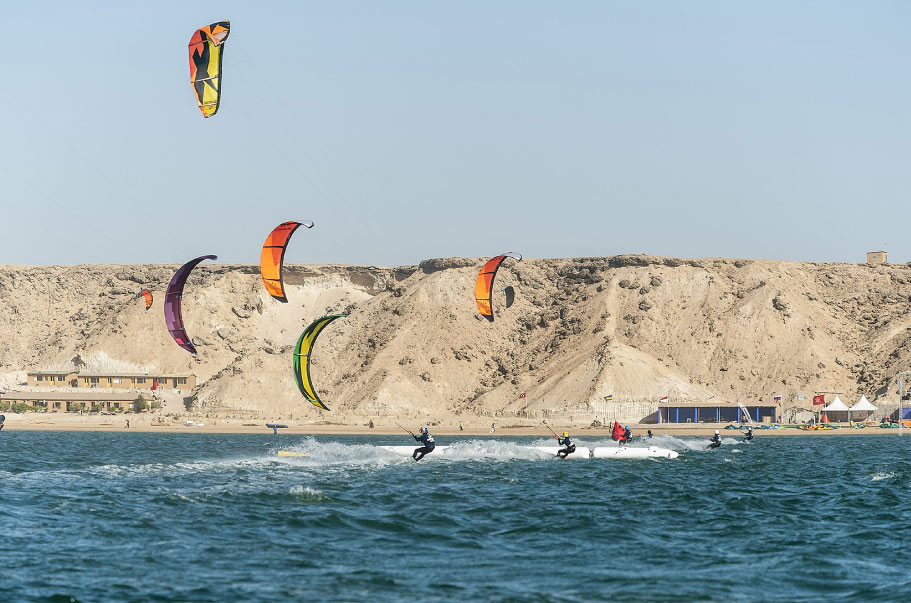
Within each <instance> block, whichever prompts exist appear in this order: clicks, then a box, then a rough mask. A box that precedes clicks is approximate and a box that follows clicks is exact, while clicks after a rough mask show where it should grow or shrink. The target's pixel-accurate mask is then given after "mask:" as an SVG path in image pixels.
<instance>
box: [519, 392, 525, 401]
mask: <svg viewBox="0 0 911 603" xmlns="http://www.w3.org/2000/svg"><path fill="white" fill-rule="evenodd" d="M524 397H525V392H522V393H521V394H519V399H520V400H521V399H522V398H524Z"/></svg>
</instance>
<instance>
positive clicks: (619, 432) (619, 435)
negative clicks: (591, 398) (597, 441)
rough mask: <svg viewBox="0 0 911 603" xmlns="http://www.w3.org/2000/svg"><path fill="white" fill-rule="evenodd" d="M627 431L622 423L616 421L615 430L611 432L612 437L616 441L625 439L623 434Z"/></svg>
mask: <svg viewBox="0 0 911 603" xmlns="http://www.w3.org/2000/svg"><path fill="white" fill-rule="evenodd" d="M625 433H626V430H625V429H623V427H621V426H620V423H618V422H617V421H614V432H613V433H612V434H611V436H610V439H612V440H614V441H615V442H619V441H620V440H622V439H623V435H624V434H625Z"/></svg>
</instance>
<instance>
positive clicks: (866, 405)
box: [848, 396, 876, 421]
mask: <svg viewBox="0 0 911 603" xmlns="http://www.w3.org/2000/svg"><path fill="white" fill-rule="evenodd" d="M874 410H876V407H875V406H873V405H872V404H870V401H869V400H867V397H866V396H861V397H860V400H858V401H857V404H855V405H854V406H852V407H851V408H849V409H848V420H849V421H850V420H851V413H852V412H866V413H867V415H865V416H869V415H870V413H871V412H873V411H874Z"/></svg>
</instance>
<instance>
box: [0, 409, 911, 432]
mask: <svg viewBox="0 0 911 603" xmlns="http://www.w3.org/2000/svg"><path fill="white" fill-rule="evenodd" d="M127 418H129V419H130V427H129V428H127V427H126V420H127ZM183 420H184V421H192V422H194V423H202V425H201V426H194V425H185V424H183V423H179V422H152V421H151V420H149V417H148V416H147V415H146V416H138V417H135V418H134V417H132V416H129V417H127V416H125V415H115V416H104V417H96V416H90V417H86V416H63V417H52V416H48V415H45V414H37V415H15V414H13V415H11V414H7V415H6V423H5V426H4V429H3V432H10V431H96V432H128V433H212V434H219V433H221V434H268V435H271V434H272V429H270V428H267V427H266V422H265V421H263V422H257V423H255V424H253V422H252V421H249V422H246V423H237V422H229V421H225V420H223V419H214V420H213V419H207V418H195V419H193V418H184V419H183ZM207 421H214V423H212V424H208V423H207ZM395 422H399V423H401V424H402V425H405V426H406V427H408V428H409V429H412V430H417V427H418V426H417V425H414V426H410V425H411V423H415V420H414V419H413V418H410V419H409V418H402V419H400V420H399V421H394V420H393V421H389V422H386V421H383V422H380V421H377V422H375V427H374V428H373V429H371V428H370V427H368V426H366V425H363V424H361V425H351V424H341V423H333V424H301V425H296V424H294V423H284V424H286V425H288V427H287V428H285V429H280V430H279V434H283V435H401V436H407V434H405V433H404V432H403V431H402V429H401V428H399V427H398V426H396V425H395V424H394V423H395ZM448 422H449V421H447V423H448ZM390 423H391V424H390ZM433 423H434V422H430V423H429V424H430V426H431V432H433V433H434V434H435V435H440V436H457V435H461V436H470V437H498V436H549V435H550V432H549V431H548V427H550V428H551V429H553V430H554V431H569V432H570V433H571V434H573V435H575V436H580V437H585V436H588V437H609V436H610V430H609V429H605V428H594V427H579V426H572V425H560V424H558V423H554V424H551V425H542V424H541V423H540V422H538V423H536V424H531V423H529V424H527V425H519V424H508V425H507V424H502V425H501V424H498V426H497V430H496V431H495V432H494V433H491V432H490V425H489V424H485V425H483V426H481V425H477V423H476V422H475V421H472V422H468V421H466V422H465V427H464V430H461V431H460V430H459V427H458V421H455V422H452V423H451V424H450V425H446V424H443V423H441V424H438V425H434V424H433ZM727 425H728V424H727V423H724V424H718V425H715V424H711V423H706V424H702V425H699V426H693V425H667V424H664V425H652V424H630V429H631V430H632V433H633V435H634V436H639V435H645V434H646V433H647V432H648V430H651V431H652V433H653V434H654V435H675V436H684V437H685V436H709V435H711V434H712V433H713V432H714V430H715V429H718V430H720V431H721V434H722V436H728V437H740V434H741V432H740V431H738V430H731V429H725V427H727ZM409 426H410V427H409ZM901 431H902V433H904V432H905V431H909V432H911V430H901ZM0 433H2V432H0ZM898 433H899V430H898V429H880V428H879V427H878V426H874V427H867V428H864V429H851V428H849V427H847V426H845V427H842V428H839V429H831V430H822V431H804V430H802V429H797V428H795V427H783V428H781V429H759V428H757V429H755V430H754V434H755V435H756V436H757V437H766V436H797V435H804V436H807V435H809V436H833V435H889V434H896V435H897V434H898Z"/></svg>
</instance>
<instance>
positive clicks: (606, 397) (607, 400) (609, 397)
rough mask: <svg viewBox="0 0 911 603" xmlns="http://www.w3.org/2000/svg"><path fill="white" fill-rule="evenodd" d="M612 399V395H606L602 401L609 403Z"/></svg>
mask: <svg viewBox="0 0 911 603" xmlns="http://www.w3.org/2000/svg"><path fill="white" fill-rule="evenodd" d="M613 399H614V395H613V394H608V395H606V396H604V401H605V402H610V401H611V400H613Z"/></svg>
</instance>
